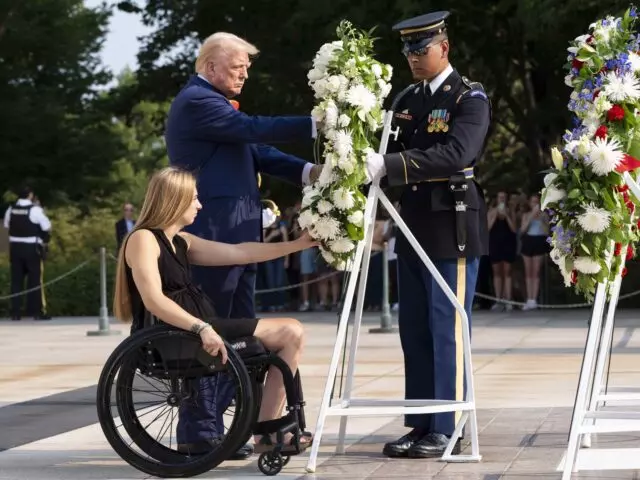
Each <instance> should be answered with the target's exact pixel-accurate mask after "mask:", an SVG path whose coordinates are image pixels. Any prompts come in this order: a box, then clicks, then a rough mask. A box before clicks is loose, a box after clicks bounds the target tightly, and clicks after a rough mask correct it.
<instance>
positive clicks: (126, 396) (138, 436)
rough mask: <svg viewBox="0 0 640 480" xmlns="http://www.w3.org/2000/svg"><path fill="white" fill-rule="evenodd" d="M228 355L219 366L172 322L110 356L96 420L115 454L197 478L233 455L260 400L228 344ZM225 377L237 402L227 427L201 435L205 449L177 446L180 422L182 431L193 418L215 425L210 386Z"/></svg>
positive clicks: (162, 473) (154, 469)
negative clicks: (221, 431) (211, 434)
mask: <svg viewBox="0 0 640 480" xmlns="http://www.w3.org/2000/svg"><path fill="white" fill-rule="evenodd" d="M227 353H228V361H227V363H226V364H225V365H221V364H220V361H219V359H214V358H213V357H211V356H210V355H208V354H207V353H206V352H204V350H203V349H202V345H201V340H200V337H199V336H197V335H194V334H192V333H189V332H186V331H183V330H178V329H175V328H173V327H170V326H166V325H160V326H154V327H149V328H146V329H144V330H142V331H140V332H138V333H135V334H134V335H132V336H131V337H129V338H127V339H126V340H125V341H123V342H122V343H121V344H120V345H119V346H118V347H117V348H116V349H115V350H114V352H113V353H112V354H111V356H110V357H109V358H108V360H107V362H106V364H105V366H104V368H103V370H102V373H101V375H100V379H99V382H98V389H97V407H98V419H99V421H100V425H101V427H102V430H103V432H104V434H105V437H106V438H107V440H108V441H109V443H110V445H111V446H112V447H113V449H114V450H115V451H116V453H118V455H120V457H121V458H122V459H123V460H125V461H126V462H127V463H129V464H130V465H131V466H133V467H135V468H136V469H138V470H140V471H142V472H145V473H147V474H150V475H154V476H157V477H190V476H195V475H199V474H202V473H205V472H207V471H209V470H211V469H213V468H215V467H216V466H217V465H219V464H220V463H221V462H223V461H224V460H226V459H227V458H229V457H230V456H231V454H232V453H233V452H235V451H236V450H237V449H238V448H239V447H240V446H241V445H242V444H243V440H244V439H245V438H246V436H247V433H248V432H249V430H250V427H251V422H252V420H253V415H254V408H255V406H254V403H255V402H254V399H253V392H252V386H251V379H250V377H249V374H248V372H247V369H246V367H245V366H244V363H243V361H242V359H241V358H240V357H239V355H238V354H237V353H236V352H235V350H234V349H233V348H231V346H230V345H229V344H227ZM221 375H223V376H225V377H226V378H227V384H226V385H227V391H228V392H231V393H230V395H231V396H232V398H233V400H234V402H233V403H234V405H233V407H232V409H231V410H233V414H232V415H231V417H232V418H227V419H225V424H227V423H228V422H229V423H228V425H225V426H226V427H227V431H226V432H225V434H224V435H222V436H217V437H215V438H214V437H211V438H206V437H205V438H199V440H201V441H200V442H198V445H200V446H201V445H202V444H204V445H205V446H206V448H204V449H202V448H200V449H198V448H196V447H195V446H196V444H195V443H185V444H182V445H180V446H179V445H178V443H177V442H178V440H177V437H178V436H179V433H178V431H179V429H180V428H181V425H180V422H182V429H183V431H184V428H185V425H186V424H189V423H191V425H193V424H198V422H201V423H202V424H204V425H206V424H207V422H211V419H210V418H207V417H206V416H200V415H201V414H202V412H203V411H205V408H206V403H207V400H209V401H210V400H211V397H207V392H208V390H206V389H207V388H208V387H210V385H211V383H212V382H215V381H216V380H215V379H216V378H217V379H218V380H219V379H220V376H221ZM215 385H219V384H215ZM229 385H230V387H229ZM215 388H216V390H215V392H216V394H217V395H219V394H220V392H218V390H217V386H216V387H215ZM138 394H140V395H138ZM138 397H140V398H138ZM230 400H231V399H230ZM225 413H226V412H225ZM174 423H176V425H175V427H174ZM152 424H155V425H153V426H152ZM190 446H191V447H190Z"/></svg>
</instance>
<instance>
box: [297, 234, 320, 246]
mask: <svg viewBox="0 0 640 480" xmlns="http://www.w3.org/2000/svg"><path fill="white" fill-rule="evenodd" d="M296 242H298V243H299V244H300V246H301V247H302V248H301V250H305V249H307V248H312V247H317V246H318V245H320V242H319V241H317V240H315V239H313V238H312V237H311V234H310V233H309V231H308V230H305V231H303V232H302V235H300V236H299V237H298V239H297V240H296Z"/></svg>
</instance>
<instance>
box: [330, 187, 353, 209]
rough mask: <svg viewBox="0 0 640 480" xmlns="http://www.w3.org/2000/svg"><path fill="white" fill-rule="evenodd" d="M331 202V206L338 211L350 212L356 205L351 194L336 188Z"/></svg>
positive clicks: (344, 189) (343, 189)
mask: <svg viewBox="0 0 640 480" xmlns="http://www.w3.org/2000/svg"><path fill="white" fill-rule="evenodd" d="M331 200H333V204H334V205H335V206H336V208H337V209H339V210H351V209H352V208H353V207H354V206H355V204H356V200H355V198H353V193H351V192H350V191H349V190H347V189H346V188H338V189H337V190H335V191H334V192H333V194H332V195H331Z"/></svg>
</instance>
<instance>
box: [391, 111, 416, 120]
mask: <svg viewBox="0 0 640 480" xmlns="http://www.w3.org/2000/svg"><path fill="white" fill-rule="evenodd" d="M394 116H395V117H396V118H402V119H403V120H412V119H413V115H409V114H408V113H406V112H396V113H395V114H394Z"/></svg>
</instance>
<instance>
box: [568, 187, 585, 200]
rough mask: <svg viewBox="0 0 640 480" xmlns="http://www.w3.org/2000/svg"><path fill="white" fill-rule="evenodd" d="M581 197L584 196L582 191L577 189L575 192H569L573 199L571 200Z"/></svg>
mask: <svg viewBox="0 0 640 480" xmlns="http://www.w3.org/2000/svg"><path fill="white" fill-rule="evenodd" d="M581 196H582V192H581V191H580V190H578V189H577V188H574V189H573V190H571V191H570V192H569V198H571V199H576V198H580V197H581Z"/></svg>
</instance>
